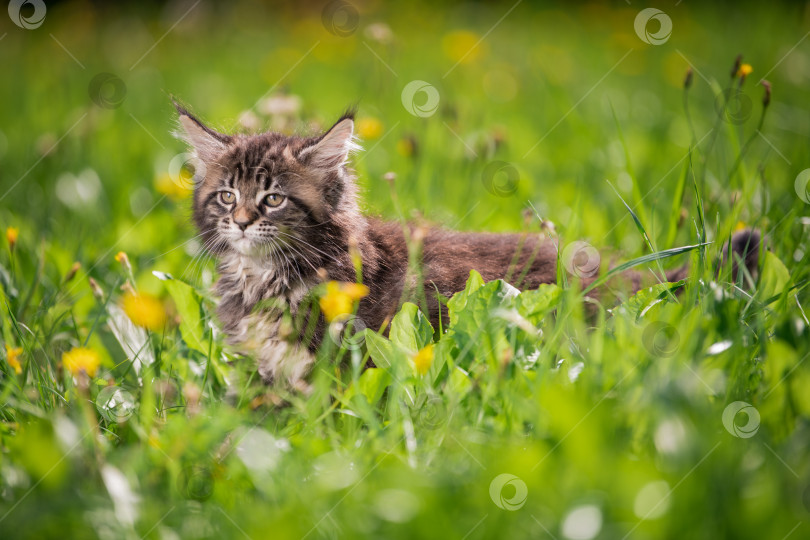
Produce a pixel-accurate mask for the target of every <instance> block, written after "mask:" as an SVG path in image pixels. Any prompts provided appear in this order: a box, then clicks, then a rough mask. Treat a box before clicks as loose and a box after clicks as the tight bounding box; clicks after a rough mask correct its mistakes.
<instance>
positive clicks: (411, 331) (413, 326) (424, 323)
mask: <svg viewBox="0 0 810 540" xmlns="http://www.w3.org/2000/svg"><path fill="white" fill-rule="evenodd" d="M389 337H390V338H391V341H392V342H393V343H394V345H396V346H397V347H400V348H401V349H403V350H404V351H406V352H408V353H412V354H413V353H416V352H417V351H418V350H419V349H421V348H422V347H424V346H425V345H427V344H429V343H432V342H433V326H431V324H430V321H428V319H427V317H425V315H424V313H422V312H421V311H420V310H419V308H418V307H417V306H416V304H412V303H410V302H406V303H405V304H403V306H402V309H400V310H399V313H397V314H396V315H395V316H394V320H393V321H391V331H390V333H389Z"/></svg>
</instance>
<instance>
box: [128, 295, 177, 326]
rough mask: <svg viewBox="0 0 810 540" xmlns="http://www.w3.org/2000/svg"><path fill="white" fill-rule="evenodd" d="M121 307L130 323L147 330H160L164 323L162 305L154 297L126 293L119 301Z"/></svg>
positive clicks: (164, 313)
mask: <svg viewBox="0 0 810 540" xmlns="http://www.w3.org/2000/svg"><path fill="white" fill-rule="evenodd" d="M121 307H122V308H123V309H124V313H126V314H127V317H129V319H130V320H131V321H132V322H134V323H135V324H137V325H138V326H142V327H144V328H147V329H149V330H162V329H163V325H164V324H165V323H166V311H165V310H164V309H163V304H161V303H160V300H158V299H157V298H155V297H154V296H151V295H148V294H139V293H136V292H128V293H126V294H125V295H124V298H123V299H122V301H121Z"/></svg>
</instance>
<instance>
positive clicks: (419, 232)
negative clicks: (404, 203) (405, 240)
mask: <svg viewBox="0 0 810 540" xmlns="http://www.w3.org/2000/svg"><path fill="white" fill-rule="evenodd" d="M425 236H427V231H426V230H425V228H424V227H422V226H421V225H420V226H419V227H417V228H415V229H414V230H413V233H412V234H411V240H413V241H414V242H415V243H416V244H421V243H422V241H423V240H424V239H425Z"/></svg>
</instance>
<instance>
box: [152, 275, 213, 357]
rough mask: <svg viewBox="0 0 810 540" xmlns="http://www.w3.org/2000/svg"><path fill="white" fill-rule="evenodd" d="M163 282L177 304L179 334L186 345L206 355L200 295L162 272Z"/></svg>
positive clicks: (190, 287)
mask: <svg viewBox="0 0 810 540" xmlns="http://www.w3.org/2000/svg"><path fill="white" fill-rule="evenodd" d="M159 277H161V279H163V284H164V285H165V286H166V290H168V291H169V294H170V295H171V297H172V300H174V304H175V306H177V312H178V313H179V314H180V335H181V336H183V341H185V342H186V345H188V346H189V347H191V348H192V349H194V350H195V351H199V352H201V353H202V354H204V355H205V356H208V343H206V340H205V338H204V336H205V327H204V325H203V318H202V314H201V301H200V297H199V296H198V295H197V292H196V291H195V290H194V288H193V287H192V286H191V285H189V284H187V283H185V282H183V281H180V280H178V279H174V278H173V277H172V276H170V275H169V274H162V276H159Z"/></svg>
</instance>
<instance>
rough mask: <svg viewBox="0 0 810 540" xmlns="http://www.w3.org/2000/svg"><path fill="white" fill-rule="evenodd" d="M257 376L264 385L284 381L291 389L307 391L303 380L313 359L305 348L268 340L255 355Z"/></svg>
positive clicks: (306, 385) (307, 387) (313, 361)
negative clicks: (257, 366)
mask: <svg viewBox="0 0 810 540" xmlns="http://www.w3.org/2000/svg"><path fill="white" fill-rule="evenodd" d="M257 358H258V360H259V375H261V377H262V380H263V381H264V382H266V383H268V384H269V383H272V382H275V381H278V380H282V379H283V380H286V382H287V383H288V384H289V385H290V387H292V388H296V389H305V390H306V389H309V385H308V384H307V383H306V381H305V380H304V377H306V376H307V374H308V373H309V370H310V369H311V368H312V365H313V364H314V363H315V357H314V356H313V355H312V353H311V352H309V351H308V350H307V349H306V347H303V346H301V345H300V344H297V343H295V344H293V343H289V342H287V341H282V340H277V339H270V340H268V341H266V342H265V343H264V344H263V345H262V347H261V349H260V350H259V352H258V354H257Z"/></svg>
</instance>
